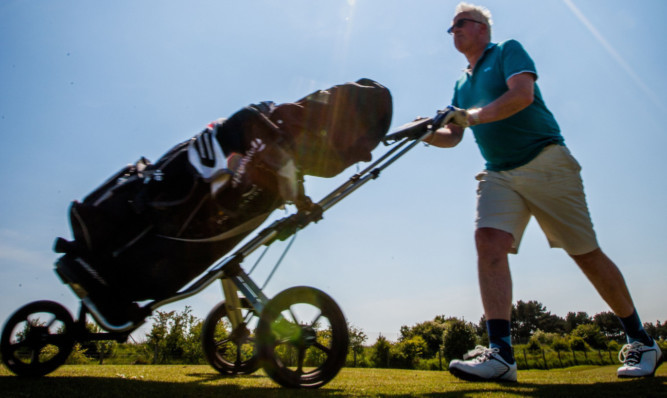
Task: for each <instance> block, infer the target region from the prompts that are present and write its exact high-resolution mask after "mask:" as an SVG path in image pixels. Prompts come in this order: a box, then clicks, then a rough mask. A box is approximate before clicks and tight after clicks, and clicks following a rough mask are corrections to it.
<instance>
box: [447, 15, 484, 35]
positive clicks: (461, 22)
mask: <svg viewBox="0 0 667 398" xmlns="http://www.w3.org/2000/svg"><path fill="white" fill-rule="evenodd" d="M468 21H470V22H475V23H481V24H484V22H479V21H475V20H474V19H470V18H461V19H459V20H458V21H456V22H455V23H453V24H452V26H451V27H450V28H449V29H447V33H449V34H450V35H451V34H452V31H453V30H454V28H462V27H463V26H464V25H465V24H466V22H468Z"/></svg>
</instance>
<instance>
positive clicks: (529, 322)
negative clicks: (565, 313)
mask: <svg viewBox="0 0 667 398" xmlns="http://www.w3.org/2000/svg"><path fill="white" fill-rule="evenodd" d="M538 329H539V330H543V331H545V332H551V333H562V332H563V331H564V329H565V320H563V319H562V318H560V317H559V316H557V315H552V314H551V312H549V311H547V309H546V307H545V306H544V305H543V304H542V303H540V302H538V301H534V300H531V301H528V302H524V301H522V300H519V301H517V303H516V304H515V305H512V340H514V341H515V342H517V343H522V342H523V343H525V342H527V341H528V339H530V336H532V334H533V333H534V332H535V331H536V330H538Z"/></svg>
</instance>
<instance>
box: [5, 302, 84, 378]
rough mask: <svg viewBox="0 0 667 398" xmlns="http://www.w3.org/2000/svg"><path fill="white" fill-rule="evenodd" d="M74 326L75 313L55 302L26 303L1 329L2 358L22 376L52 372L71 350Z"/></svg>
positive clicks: (14, 371)
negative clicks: (71, 313)
mask: <svg viewBox="0 0 667 398" xmlns="http://www.w3.org/2000/svg"><path fill="white" fill-rule="evenodd" d="M73 327H74V320H73V319H72V315H70V313H69V311H67V309H66V308H65V307H63V306H62V305H60V304H58V303H56V302H53V301H46V300H44V301H35V302H32V303H29V304H26V305H25V306H23V307H21V308H19V309H18V310H17V311H16V312H15V313H14V314H13V315H12V316H11V317H10V318H9V319H8V320H7V323H5V327H4V328H3V330H2V339H1V340H0V351H1V352H2V362H4V363H5V365H6V366H7V368H9V370H10V371H12V372H13V373H15V374H17V375H19V376H32V377H37V376H43V375H45V374H48V373H51V372H53V371H54V370H56V369H57V368H58V367H59V366H60V365H62V364H63V363H65V360H67V357H68V356H69V354H70V353H71V352H72V347H73V346H74V335H73Z"/></svg>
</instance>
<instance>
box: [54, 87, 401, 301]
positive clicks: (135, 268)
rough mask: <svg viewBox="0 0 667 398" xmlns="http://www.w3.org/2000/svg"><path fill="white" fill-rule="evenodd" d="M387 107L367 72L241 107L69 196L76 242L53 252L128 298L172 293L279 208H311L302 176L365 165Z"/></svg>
mask: <svg viewBox="0 0 667 398" xmlns="http://www.w3.org/2000/svg"><path fill="white" fill-rule="evenodd" d="M391 113H392V102H391V95H390V94H389V91H388V90H387V89H386V88H384V87H383V86H381V85H380V84H378V83H376V82H374V81H372V80H369V79H361V80H359V81H357V82H355V83H347V84H343V85H338V86H334V87H331V88H329V89H327V90H320V91H316V92H314V93H312V94H310V95H308V96H306V97H304V98H302V99H300V100H299V101H296V102H294V103H285V104H280V105H276V104H274V103H272V102H263V103H260V104H255V105H250V106H248V107H245V108H243V109H241V110H239V111H238V112H236V113H234V114H233V115H232V116H230V117H229V118H228V119H219V120H217V121H215V122H213V123H211V124H209V125H208V126H207V127H206V129H204V130H203V131H202V132H201V133H199V134H197V135H196V136H195V137H193V138H191V139H190V140H188V141H185V142H183V143H181V144H179V145H176V146H175V147H174V148H172V149H171V150H170V151H168V152H167V153H166V154H165V155H164V156H162V157H161V158H160V159H159V160H158V161H157V162H155V163H151V162H150V161H148V160H146V159H144V158H142V159H140V160H139V161H137V162H136V163H135V164H133V165H129V166H127V167H125V168H123V169H122V170H120V171H119V172H118V173H117V174H115V175H113V176H112V177H111V178H109V179H108V180H107V181H106V182H105V183H103V184H102V185H101V186H100V187H99V188H97V189H96V190H94V191H93V192H91V193H90V194H89V195H88V196H87V197H86V198H84V199H83V201H81V202H78V201H75V202H73V203H72V205H71V207H70V223H71V228H72V233H73V237H74V240H73V241H71V242H67V241H64V240H62V239H60V240H59V241H58V244H57V248H56V251H59V252H64V253H66V254H67V255H69V256H72V257H76V258H77V259H81V261H77V262H76V263H77V264H79V265H80V266H81V270H80V272H83V273H86V274H87V276H85V277H81V278H82V280H83V279H86V278H87V279H88V280H94V283H95V284H96V285H98V286H104V287H105V290H109V291H114V292H116V293H115V294H116V297H119V298H122V299H123V300H125V301H139V300H145V299H159V298H164V297H168V296H170V295H172V294H174V293H175V292H176V291H178V289H180V288H181V287H183V286H184V285H186V284H187V283H189V282H190V281H192V280H193V279H194V278H195V277H196V276H197V275H199V274H201V273H202V272H203V271H204V270H206V269H207V268H208V267H209V266H210V265H211V264H212V263H213V262H214V261H215V260H217V259H219V258H221V257H222V256H224V254H226V253H227V252H229V251H230V250H231V249H232V248H233V247H234V246H236V245H237V244H238V243H239V242H240V241H241V240H242V239H243V238H244V237H246V236H247V235H248V234H249V233H250V232H252V231H253V230H254V229H255V228H257V227H258V226H259V225H260V224H262V222H263V221H265V220H266V218H267V217H268V216H269V215H270V213H271V212H272V211H273V210H275V209H276V208H278V207H279V206H281V205H282V204H284V203H287V202H291V203H295V204H296V205H297V206H307V205H308V204H309V203H310V201H309V199H308V198H307V197H306V196H305V192H304V189H303V184H302V182H303V175H314V176H321V177H331V176H335V175H337V174H339V173H340V172H342V171H343V170H345V169H346V168H347V167H349V166H350V165H352V164H354V163H356V162H359V161H368V160H370V159H371V151H372V150H373V149H374V148H375V147H376V146H377V145H378V144H379V142H380V140H381V139H382V138H383V137H384V135H385V134H386V132H387V130H388V129H389V124H390V122H391ZM70 263H72V262H70ZM59 272H60V271H59ZM62 272H69V273H68V278H67V283H70V284H72V282H71V281H72V280H74V279H76V277H73V276H72V271H71V270H70V271H67V270H63V271H62ZM77 272H79V271H77ZM91 275H92V276H91ZM87 290H88V293H90V291H91V290H93V291H94V290H95V289H90V288H88V289H87ZM90 294H91V297H92V296H94V293H90ZM93 299H95V297H93Z"/></svg>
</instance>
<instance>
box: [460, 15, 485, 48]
mask: <svg viewBox="0 0 667 398" xmlns="http://www.w3.org/2000/svg"><path fill="white" fill-rule="evenodd" d="M476 21H477V18H474V17H473V16H472V15H471V14H470V13H468V12H462V13H460V14H457V15H456V16H455V17H454V20H453V21H452V30H451V34H452V36H453V37H454V46H455V47H456V49H457V50H459V52H462V53H466V52H467V51H469V50H470V49H472V48H475V47H478V46H479V45H480V44H485V42H486V33H485V31H484V28H485V25H484V24H483V23H481V22H476Z"/></svg>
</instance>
